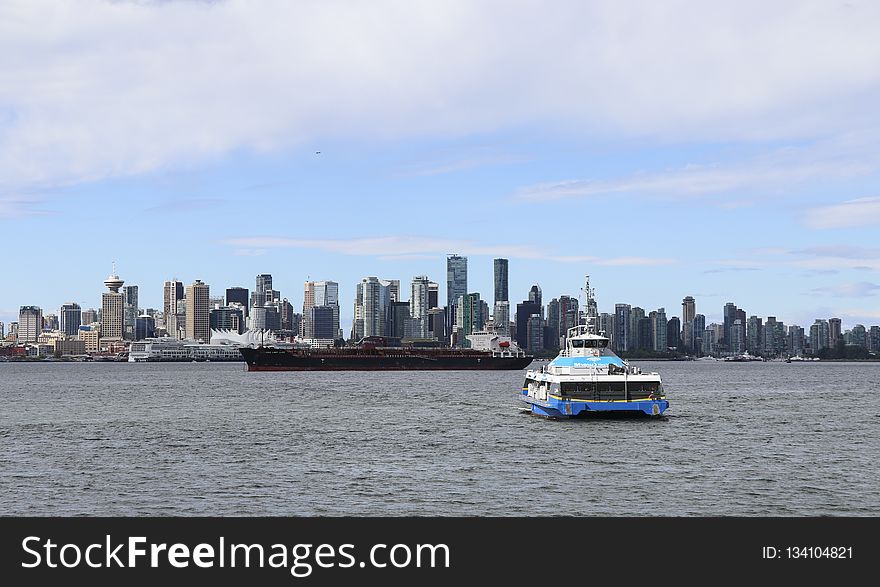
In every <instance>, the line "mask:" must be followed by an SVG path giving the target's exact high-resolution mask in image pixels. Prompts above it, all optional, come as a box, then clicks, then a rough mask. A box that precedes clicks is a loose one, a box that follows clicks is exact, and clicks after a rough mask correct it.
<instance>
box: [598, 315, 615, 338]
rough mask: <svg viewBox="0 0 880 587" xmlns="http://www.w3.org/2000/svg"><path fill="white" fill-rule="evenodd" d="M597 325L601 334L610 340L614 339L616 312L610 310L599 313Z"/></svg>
mask: <svg viewBox="0 0 880 587" xmlns="http://www.w3.org/2000/svg"><path fill="white" fill-rule="evenodd" d="M597 326H598V328H599V334H601V335H602V336H605V337H607V338H608V339H609V340H614V314H609V313H608V312H602V313H601V314H599V321H598V322H597Z"/></svg>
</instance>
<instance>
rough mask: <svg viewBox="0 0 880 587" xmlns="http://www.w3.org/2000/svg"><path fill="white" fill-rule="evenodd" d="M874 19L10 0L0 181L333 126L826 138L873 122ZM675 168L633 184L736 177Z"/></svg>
mask: <svg viewBox="0 0 880 587" xmlns="http://www.w3.org/2000/svg"><path fill="white" fill-rule="evenodd" d="M878 17H880V4H878V3H871V2H867V3H847V4H841V3H828V2H820V1H818V0H816V1H813V2H807V1H805V2H797V3H766V2H759V1H757V0H752V1H737V2H726V3H719V2H711V3H706V2H673V3H669V2H664V3H658V2H651V1H645V2H626V3H621V2H612V1H610V0H609V1H596V2H590V3H585V2H579V1H574V0H572V1H569V2H567V1H562V0H560V1H559V2H553V3H551V4H549V5H548V4H547V3H545V2H539V1H537V0H535V1H531V0H529V1H526V0H519V1H514V2H501V1H491V0H485V1H473V0H448V1H445V2H436V1H435V0H421V1H417V0H413V1H409V2H400V1H395V0H376V1H374V2H342V1H338V0H337V1H334V0H327V1H324V2H288V1H286V0H265V1H263V2H260V3H253V2H247V1H245V0H228V1H226V2H205V3H200V2H106V1H102V0H69V1H67V2H54V1H50V0H10V1H7V2H4V3H3V5H2V7H0V55H4V61H3V67H2V70H0V193H4V192H6V193H10V192H11V191H15V190H16V189H17V188H20V187H22V186H34V185H42V186H45V185H67V184H72V183H77V182H84V181H90V180H98V179H102V178H106V177H114V176H124V175H131V174H137V173H141V172H147V171H152V170H156V169H162V168H165V167H169V166H182V165H192V164H198V163H200V162H203V161H205V160H210V159H212V158H215V157H217V156H219V155H222V154H224V153H229V152H232V151H234V150H238V149H249V150H257V151H259V150H266V149H276V148H281V147H289V146H295V145H300V144H306V143H309V142H312V141H318V140H321V139H324V138H327V137H330V138H332V137H340V136H345V137H356V138H364V137H366V138H370V139H379V140H385V139H388V140H395V139H400V138H406V137H423V136H466V135H470V134H473V133H482V132H493V131H498V130H511V129H518V128H524V127H532V128H542V129H547V130H548V131H550V132H558V131H563V132H573V133H577V134H579V135H583V134H589V135H590V136H595V137H602V136H652V137H657V138H659V139H660V140H664V141H680V140H702V139H708V140H712V141H727V140H741V139H746V140H751V139H758V140H776V139H789V138H792V137H812V136H822V135H827V136H831V135H836V134H839V133H841V132H844V131H846V130H848V129H851V128H856V127H860V128H864V127H866V126H871V125H872V124H874V123H876V119H877V109H876V92H877V90H878V87H880V68H877V66H876V64H877V62H878V55H880V37H878V36H877V34H876V31H877V29H878V20H880V18H878ZM766 173H770V172H769V171H765V172H764V174H765V176H766ZM672 175H673V177H672V178H670V179H664V178H663V177H653V178H652V177H648V178H633V179H631V180H628V181H630V182H631V183H634V185H635V187H636V188H638V189H642V187H647V188H651V189H665V187H664V186H668V185H669V183H668V182H669V181H672V182H673V184H674V185H676V186H678V189H683V190H706V189H718V188H719V187H724V186H725V185H728V186H729V185H731V184H734V185H735V184H736V183H737V182H740V181H742V180H741V179H737V177H734V176H731V175H729V174H727V173H725V172H724V171H723V170H718V169H712V168H709V169H703V170H692V171H682V172H680V173H673V174H672ZM599 187H603V186H599ZM612 187H613V186H612ZM632 187H633V186H631V187H630V189H632ZM556 189H559V190H561V191H563V192H565V191H566V190H575V191H583V190H587V191H589V190H590V189H595V187H593V188H591V187H590V186H589V185H587V186H585V185H575V186H565V185H562V186H558V187H557V188H556ZM604 189H608V186H604ZM5 202H6V203H5V204H3V206H4V209H5V212H3V214H5V215H7V216H8V215H11V214H12V213H14V211H13V209H14V208H18V207H20V206H19V205H18V204H17V203H16V201H15V200H6V201H5Z"/></svg>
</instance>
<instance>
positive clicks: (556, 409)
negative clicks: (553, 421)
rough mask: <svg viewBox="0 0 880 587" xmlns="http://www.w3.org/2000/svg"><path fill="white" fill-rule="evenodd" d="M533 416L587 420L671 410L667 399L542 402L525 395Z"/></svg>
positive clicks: (652, 413) (657, 413)
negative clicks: (597, 417)
mask: <svg viewBox="0 0 880 587" xmlns="http://www.w3.org/2000/svg"><path fill="white" fill-rule="evenodd" d="M522 400H523V401H524V402H526V403H527V404H529V405H530V407H531V411H532V413H533V414H536V415H538V416H546V417H548V418H585V417H589V416H600V415H601V416H653V417H658V416H662V415H663V412H665V411H666V410H667V409H668V408H669V402H668V401H666V400H665V399H658V400H652V399H640V400H633V401H587V400H555V399H550V400H548V401H540V400H536V399H533V398H530V397H528V396H525V395H523V397H522Z"/></svg>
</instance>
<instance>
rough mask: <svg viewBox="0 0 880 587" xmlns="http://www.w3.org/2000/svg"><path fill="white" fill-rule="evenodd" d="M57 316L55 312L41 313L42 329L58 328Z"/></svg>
mask: <svg viewBox="0 0 880 587" xmlns="http://www.w3.org/2000/svg"><path fill="white" fill-rule="evenodd" d="M59 329H60V326H59V322H58V316H57V315H56V314H43V327H42V330H49V331H52V330H59Z"/></svg>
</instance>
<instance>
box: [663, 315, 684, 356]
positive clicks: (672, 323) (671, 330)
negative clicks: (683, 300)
mask: <svg viewBox="0 0 880 587" xmlns="http://www.w3.org/2000/svg"><path fill="white" fill-rule="evenodd" d="M666 344H667V345H669V348H674V349H677V348H678V347H680V346H681V321H680V320H679V319H678V316H673V317H672V318H670V319H669V322H667V323H666Z"/></svg>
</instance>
